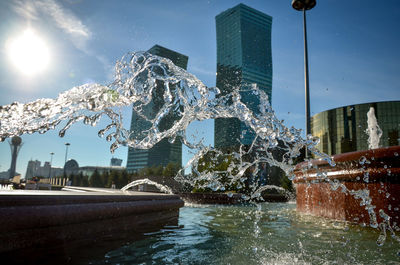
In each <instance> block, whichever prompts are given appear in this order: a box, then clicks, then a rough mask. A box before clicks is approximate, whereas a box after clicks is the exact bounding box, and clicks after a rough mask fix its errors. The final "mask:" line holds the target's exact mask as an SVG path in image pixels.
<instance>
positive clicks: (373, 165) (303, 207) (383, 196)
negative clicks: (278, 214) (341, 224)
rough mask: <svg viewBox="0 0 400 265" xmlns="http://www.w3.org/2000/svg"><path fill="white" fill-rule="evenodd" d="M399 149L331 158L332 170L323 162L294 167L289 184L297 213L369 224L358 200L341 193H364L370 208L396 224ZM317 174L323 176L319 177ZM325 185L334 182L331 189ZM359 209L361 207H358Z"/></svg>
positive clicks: (399, 210)
mask: <svg viewBox="0 0 400 265" xmlns="http://www.w3.org/2000/svg"><path fill="white" fill-rule="evenodd" d="M399 154H400V146H393V147H386V148H378V149H372V150H365V151H356V152H349V153H343V154H338V155H334V156H333V159H334V161H335V163H336V166H335V167H331V166H330V165H329V164H328V163H327V162H326V161H323V160H312V161H311V164H310V165H309V163H307V162H304V163H301V164H298V165H297V166H296V170H295V178H294V180H293V182H294V183H295V185H296V195H297V196H296V200H297V210H298V211H299V212H303V213H307V214H311V215H316V216H322V217H327V218H331V219H336V220H343V221H349V222H354V223H360V224H363V223H365V224H369V223H370V217H369V214H368V211H367V209H366V207H365V206H364V205H363V203H362V200H361V199H360V198H359V197H357V196H354V195H351V194H349V192H343V191H342V190H343V186H340V185H341V184H343V185H344V186H345V187H346V189H347V190H349V191H357V190H365V191H366V190H368V191H369V197H370V198H371V200H372V201H371V205H373V206H375V209H374V211H375V214H376V217H377V221H378V222H382V221H383V219H382V216H380V214H379V210H380V209H382V210H384V212H385V213H386V214H387V215H389V216H390V217H391V222H392V223H393V224H395V223H397V224H398V223H399V221H400V156H399ZM321 172H325V173H323V174H321ZM329 182H334V184H333V185H332V184H331V183H329ZM360 205H361V207H360Z"/></svg>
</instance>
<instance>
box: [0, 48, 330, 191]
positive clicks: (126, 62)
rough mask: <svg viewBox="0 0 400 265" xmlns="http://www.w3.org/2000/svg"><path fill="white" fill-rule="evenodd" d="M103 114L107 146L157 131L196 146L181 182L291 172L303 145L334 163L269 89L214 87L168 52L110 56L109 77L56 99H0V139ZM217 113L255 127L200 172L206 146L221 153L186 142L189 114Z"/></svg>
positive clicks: (192, 117)
mask: <svg viewBox="0 0 400 265" xmlns="http://www.w3.org/2000/svg"><path fill="white" fill-rule="evenodd" d="M243 90H246V93H249V92H251V93H253V94H254V95H257V97H258V98H259V104H258V106H257V107H258V108H257V110H256V112H253V111H252V110H251V109H250V108H249V107H248V106H247V105H246V104H245V103H243V102H242V99H241V92H243ZM160 98H161V99H162V100H160ZM126 106H133V109H134V111H135V113H137V115H139V116H141V117H143V118H144V120H146V121H147V127H146V129H145V130H143V131H141V132H139V133H138V132H134V131H130V130H129V129H126V128H124V126H123V123H122V114H121V113H122V110H121V108H122V107H126ZM149 109H151V110H152V111H148V110H149ZM103 117H107V118H108V119H109V122H108V125H107V126H105V128H103V129H101V130H99V132H98V135H99V136H101V137H103V136H104V135H106V134H107V136H106V140H107V141H113V142H112V144H111V146H110V150H111V152H113V151H114V150H115V149H116V148H118V147H119V146H121V145H123V146H129V147H133V148H138V149H147V148H151V147H152V146H154V145H155V144H156V143H158V142H159V141H161V140H162V139H164V138H166V139H169V141H171V142H173V141H175V140H176V139H179V140H181V141H182V142H183V144H185V145H186V146H188V147H189V148H191V149H192V150H195V152H196V155H195V156H194V157H193V158H192V159H191V161H189V163H188V164H187V165H186V166H185V168H188V167H191V168H192V169H193V174H192V175H191V176H190V178H187V177H186V176H184V174H183V172H184V171H183V170H182V171H181V174H180V175H179V176H178V177H177V178H178V179H180V180H181V181H183V182H191V183H193V182H194V181H195V182H196V183H198V184H199V183H206V182H207V184H204V186H206V185H208V186H213V187H215V189H216V190H219V189H220V188H221V187H223V186H225V185H227V184H228V185H229V184H231V185H234V184H235V185H244V177H246V176H245V172H246V171H247V172H248V171H249V170H250V171H252V172H253V174H252V175H253V176H256V175H257V173H258V172H259V170H260V168H261V165H262V164H265V163H269V164H270V165H273V166H278V167H280V168H281V169H283V170H284V171H285V173H286V174H287V175H289V176H293V167H292V164H293V159H294V158H295V157H297V156H299V155H300V150H301V149H302V148H304V147H305V146H307V148H308V150H310V151H311V152H313V153H314V154H315V155H316V156H317V157H320V158H323V159H325V160H327V161H328V162H329V163H330V164H332V165H333V164H334V162H333V161H332V160H331V159H330V157H329V156H328V155H326V154H323V153H321V152H319V151H318V149H316V148H315V145H316V144H317V143H318V140H317V139H315V138H313V137H311V136H309V137H307V139H303V138H302V137H301V135H300V134H301V131H300V130H297V129H295V128H293V127H292V128H287V127H286V126H284V124H283V122H282V121H281V120H279V119H278V118H277V117H276V116H275V113H274V111H273V110H272V108H271V105H270V104H269V101H268V96H267V95H266V94H265V93H264V92H263V91H261V90H259V89H258V88H257V87H256V86H255V85H249V86H247V87H241V88H233V90H232V92H231V93H228V94H224V95H221V93H220V91H219V89H218V88H216V87H214V88H209V87H206V86H205V85H204V84H203V83H202V82H201V81H200V80H199V79H197V78H196V77H195V76H194V75H192V74H190V73H188V72H186V71H185V70H183V69H182V68H179V67H177V66H175V65H174V64H173V63H172V62H171V61H170V60H169V59H166V58H162V57H158V56H155V55H152V54H150V53H147V52H136V53H128V54H126V55H125V56H124V57H123V58H122V59H121V61H119V62H117V64H116V66H115V79H114V81H113V82H112V83H111V84H108V85H100V84H85V85H82V86H78V87H74V88H72V89H71V90H69V91H66V92H64V93H61V94H60V95H59V96H58V97H57V98H56V99H39V100H36V101H33V102H30V103H26V104H21V103H17V102H14V103H12V104H10V105H6V106H2V107H0V120H1V124H0V139H2V140H4V139H5V138H7V137H12V136H14V135H21V134H24V133H34V132H39V133H45V132H46V131H48V130H50V129H55V128H56V126H57V125H59V124H60V123H61V122H62V121H64V120H66V121H67V122H66V125H65V126H64V127H63V128H62V129H61V130H60V132H59V135H60V136H61V137H62V136H64V134H65V132H66V131H67V130H68V129H69V128H70V127H71V126H72V125H73V124H74V123H76V122H78V121H83V122H84V123H85V124H88V125H92V126H95V125H96V124H97V122H98V121H99V120H100V119H101V118H103ZM171 117H173V121H172V122H171ZM216 118H237V119H239V120H240V121H242V122H244V123H245V124H246V126H247V127H248V128H249V130H252V131H253V132H254V134H255V135H256V137H255V138H254V140H253V143H252V144H251V145H250V146H246V147H244V146H241V147H240V148H239V150H236V151H233V152H231V153H230V154H229V156H230V159H231V163H230V165H229V167H228V169H227V170H226V171H225V173H224V174H222V175H221V174H215V172H209V171H205V172H200V171H198V170H196V168H198V162H199V160H200V159H201V158H202V157H203V156H204V155H206V154H207V153H213V154H214V158H213V159H214V160H215V161H218V160H221V159H225V158H226V156H227V155H226V154H225V153H224V152H222V151H221V150H217V149H215V148H213V147H210V146H204V145H203V143H202V142H201V141H198V142H190V141H189V140H188V139H187V138H186V135H185V130H186V128H187V127H188V125H189V124H190V123H191V122H193V121H196V120H197V121H202V120H207V119H216ZM279 142H281V143H282V144H281V145H279ZM278 145H279V148H280V149H281V151H282V156H281V158H280V160H277V159H274V157H273V155H272V153H271V150H272V149H274V148H276V147H277V146H278ZM248 157H251V159H249V158H248ZM226 179H228V183H227V182H226ZM204 180H207V181H204ZM201 185H203V184H201ZM253 186H254V185H253ZM254 187H255V186H254ZM254 189H256V187H255V188H254Z"/></svg>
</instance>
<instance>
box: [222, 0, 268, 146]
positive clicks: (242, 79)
mask: <svg viewBox="0 0 400 265" xmlns="http://www.w3.org/2000/svg"><path fill="white" fill-rule="evenodd" d="M215 22H216V33H217V87H218V88H219V89H220V90H221V95H222V96H223V95H225V94H228V93H230V92H231V91H232V90H233V89H234V88H235V87H240V88H241V93H240V94H241V98H242V101H243V102H244V103H245V104H246V105H247V106H248V107H249V108H250V109H251V110H252V111H254V112H257V111H258V109H257V102H258V99H257V96H256V95H254V94H253V93H252V92H251V91H246V90H249V88H251V86H252V85H253V84H257V86H258V88H259V89H260V90H262V91H264V92H265V93H266V94H267V95H268V97H269V100H270V102H271V95H272V52H271V26H272V17H270V16H268V15H266V14H264V13H262V12H260V11H258V10H255V9H253V8H251V7H248V6H246V5H244V4H239V5H237V6H235V7H233V8H230V9H228V10H226V11H224V12H222V13H221V14H219V15H217V16H216V17H215ZM241 136H242V137H241ZM214 139H215V147H217V148H231V147H234V146H238V145H239V141H240V143H242V144H245V145H249V144H251V142H252V140H253V139H254V134H253V133H251V132H250V131H249V130H247V128H246V126H245V124H244V123H242V122H240V121H239V120H238V119H236V118H229V119H226V118H218V119H216V120H215V131H214ZM239 139H240V140H239Z"/></svg>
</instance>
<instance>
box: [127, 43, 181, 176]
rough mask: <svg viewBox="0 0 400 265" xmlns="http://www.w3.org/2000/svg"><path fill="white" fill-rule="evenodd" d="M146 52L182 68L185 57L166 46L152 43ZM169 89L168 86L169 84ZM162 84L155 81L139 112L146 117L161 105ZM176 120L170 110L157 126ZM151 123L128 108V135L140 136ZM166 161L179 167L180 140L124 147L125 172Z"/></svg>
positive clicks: (163, 126)
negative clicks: (149, 100) (151, 93)
mask: <svg viewBox="0 0 400 265" xmlns="http://www.w3.org/2000/svg"><path fill="white" fill-rule="evenodd" d="M148 52H149V53H151V54H154V55H157V56H160V57H164V58H168V59H170V60H171V61H172V62H173V63H174V64H175V65H177V66H179V67H181V68H183V69H186V68H187V63H188V60H189V57H188V56H186V55H183V54H180V53H177V52H175V51H172V50H170V49H167V48H164V47H162V46H159V45H155V46H153V47H152V48H151V49H150V50H148ZM170 88H171V89H173V88H172V87H170ZM163 92H164V89H163V85H162V83H160V82H159V83H157V86H156V88H155V90H154V93H153V95H152V96H153V100H152V102H151V103H150V104H148V105H146V106H145V108H144V109H143V114H144V115H145V116H146V117H149V118H152V117H153V116H154V114H156V113H157V112H158V111H159V110H160V108H161V107H162V106H163V102H162V101H163ZM176 119H177V117H176V116H174V114H173V113H171V114H168V115H167V117H166V118H165V119H163V121H162V122H161V123H160V126H159V129H160V130H161V131H162V130H165V129H166V128H169V127H170V126H171V125H172V124H173V122H174V121H175V120H176ZM150 127H151V124H150V122H149V121H147V120H146V119H144V118H143V117H141V116H139V115H138V114H137V113H136V112H135V110H133V111H132V120H131V128H130V131H131V133H132V137H134V138H136V139H141V138H142V137H144V136H145V135H143V134H142V133H143V131H145V130H146V129H149V128H150ZM169 163H175V164H178V165H179V166H181V165H182V143H181V141H180V139H178V138H177V139H176V140H175V142H174V143H170V142H169V141H168V139H163V140H161V141H160V142H158V143H157V144H156V145H154V146H153V147H152V148H150V149H135V148H129V149H128V159H127V164H126V169H127V171H128V172H137V171H138V170H140V169H142V168H145V167H151V166H159V165H161V166H166V165H167V164H169Z"/></svg>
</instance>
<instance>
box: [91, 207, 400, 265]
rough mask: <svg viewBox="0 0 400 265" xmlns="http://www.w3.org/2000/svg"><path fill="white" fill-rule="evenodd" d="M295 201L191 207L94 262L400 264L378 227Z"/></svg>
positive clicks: (395, 250)
mask: <svg viewBox="0 0 400 265" xmlns="http://www.w3.org/2000/svg"><path fill="white" fill-rule="evenodd" d="M295 208H296V205H295V204H290V203H289V204H284V203H264V204H259V205H258V206H253V205H247V206H207V207H200V206H195V205H191V206H186V207H184V208H182V209H181V212H180V220H179V227H166V228H165V229H163V230H161V231H159V232H155V233H149V234H146V235H145V238H144V239H142V240H139V241H137V242H133V243H130V244H128V245H125V246H123V247H121V248H118V249H115V250H112V251H109V252H108V253H107V254H106V255H105V257H104V259H103V260H96V261H92V262H91V263H92V264H104V263H107V264H399V262H400V257H398V256H396V253H397V246H396V244H395V242H394V241H392V240H390V239H389V240H388V241H387V242H386V244H385V245H384V246H382V247H377V246H376V238H377V237H378V231H376V230H372V229H371V228H363V227H360V226H353V225H349V224H345V223H342V222H335V221H328V220H326V219H322V218H317V217H311V216H304V215H300V214H299V213H297V212H296V211H295Z"/></svg>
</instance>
